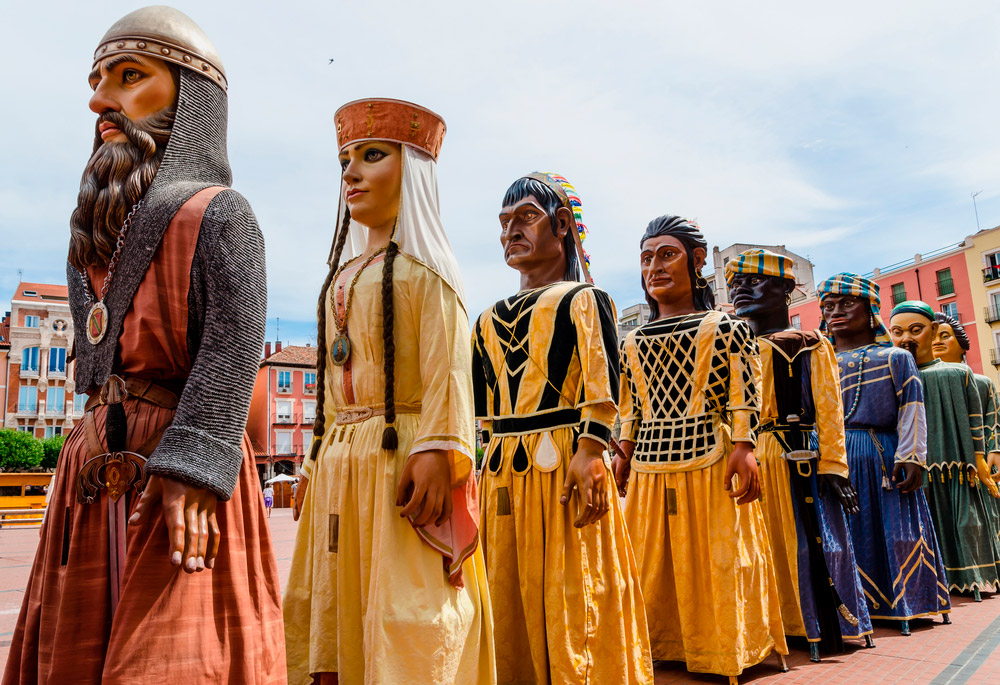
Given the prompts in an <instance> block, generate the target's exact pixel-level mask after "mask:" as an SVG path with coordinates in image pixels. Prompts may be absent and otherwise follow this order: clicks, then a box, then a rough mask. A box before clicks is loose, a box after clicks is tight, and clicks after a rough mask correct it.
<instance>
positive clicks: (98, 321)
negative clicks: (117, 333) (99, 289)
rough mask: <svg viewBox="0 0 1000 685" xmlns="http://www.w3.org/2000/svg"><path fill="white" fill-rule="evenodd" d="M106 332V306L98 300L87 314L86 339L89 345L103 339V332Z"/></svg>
mask: <svg viewBox="0 0 1000 685" xmlns="http://www.w3.org/2000/svg"><path fill="white" fill-rule="evenodd" d="M107 332H108V308H107V306H106V305H105V304H104V303H103V302H101V301H100V300H98V301H97V302H95V303H94V305H93V306H92V307H91V308H90V313H89V314H87V340H89V341H90V344H91V345H96V344H97V343H99V342H101V341H102V340H104V334H105V333H107Z"/></svg>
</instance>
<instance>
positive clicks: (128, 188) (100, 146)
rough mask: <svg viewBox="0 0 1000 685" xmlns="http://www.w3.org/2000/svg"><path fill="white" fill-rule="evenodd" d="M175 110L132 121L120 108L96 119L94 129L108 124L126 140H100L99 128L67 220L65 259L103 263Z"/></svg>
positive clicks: (151, 171)
mask: <svg viewBox="0 0 1000 685" xmlns="http://www.w3.org/2000/svg"><path fill="white" fill-rule="evenodd" d="M176 113H177V109H176V108H175V107H168V108H166V109H163V110H160V111H159V112H158V113H156V114H154V115H152V116H150V117H147V118H145V119H142V120H139V121H132V120H131V119H129V118H128V117H126V116H125V115H124V114H121V113H120V112H105V113H104V114H102V115H101V116H100V118H99V119H98V120H97V126H98V127H99V126H100V124H101V122H104V121H108V122H111V123H113V124H114V125H115V126H117V127H118V129H119V130H120V131H121V132H122V133H124V134H125V137H126V138H127V139H128V141H127V142H124V143H105V142H104V141H103V140H102V139H101V134H100V130H99V128H98V131H97V136H96V140H95V141H94V153H93V154H92V155H91V157H90V161H89V162H87V168H86V169H84V171H83V179H82V180H81V181H80V194H79V195H78V196H77V200H76V209H74V210H73V216H71V217H70V220H69V226H70V240H69V262H70V264H72V265H73V266H74V267H76V268H77V269H79V270H81V271H83V270H85V269H86V268H87V267H88V266H104V265H106V264H107V263H108V262H109V261H110V260H111V255H112V253H113V252H114V250H115V243H116V241H117V240H118V233H119V232H120V231H121V227H122V224H123V223H124V222H125V217H126V216H128V213H129V211H130V210H131V209H132V206H133V205H134V204H135V203H137V202H138V201H139V200H140V199H141V198H142V196H143V195H145V194H146V190H147V189H148V188H149V186H150V184H151V183H152V182H153V179H154V178H155V177H156V172H157V170H158V169H159V168H160V161H161V160H162V159H163V153H164V151H165V150H166V148H167V142H168V141H169V140H170V132H171V129H172V128H173V125H174V116H175V115H176Z"/></svg>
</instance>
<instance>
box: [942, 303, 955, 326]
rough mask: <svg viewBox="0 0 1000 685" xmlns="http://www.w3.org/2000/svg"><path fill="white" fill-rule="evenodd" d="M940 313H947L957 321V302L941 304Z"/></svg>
mask: <svg viewBox="0 0 1000 685" xmlns="http://www.w3.org/2000/svg"><path fill="white" fill-rule="evenodd" d="M941 313H942V314H947V315H948V316H950V317H951V318H953V319H955V321H958V320H959V318H958V302H948V303H947V304H943V305H941Z"/></svg>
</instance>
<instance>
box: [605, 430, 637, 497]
mask: <svg viewBox="0 0 1000 685" xmlns="http://www.w3.org/2000/svg"><path fill="white" fill-rule="evenodd" d="M618 446H619V447H621V452H620V453H615V458H614V459H612V460H611V471H612V473H614V474H615V485H617V486H618V494H619V495H620V496H621V497H624V496H625V490H626V488H628V478H629V476H630V475H631V474H632V455H633V454H634V453H635V443H634V442H632V441H630V440H623V441H621V442H619V443H618Z"/></svg>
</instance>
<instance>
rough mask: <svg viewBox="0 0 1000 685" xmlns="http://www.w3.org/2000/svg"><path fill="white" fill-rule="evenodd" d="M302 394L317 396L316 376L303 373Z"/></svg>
mask: <svg viewBox="0 0 1000 685" xmlns="http://www.w3.org/2000/svg"><path fill="white" fill-rule="evenodd" d="M302 392H304V393H307V394H310V395H311V394H315V392H316V374H315V373H308V372H303V374H302Z"/></svg>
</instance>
